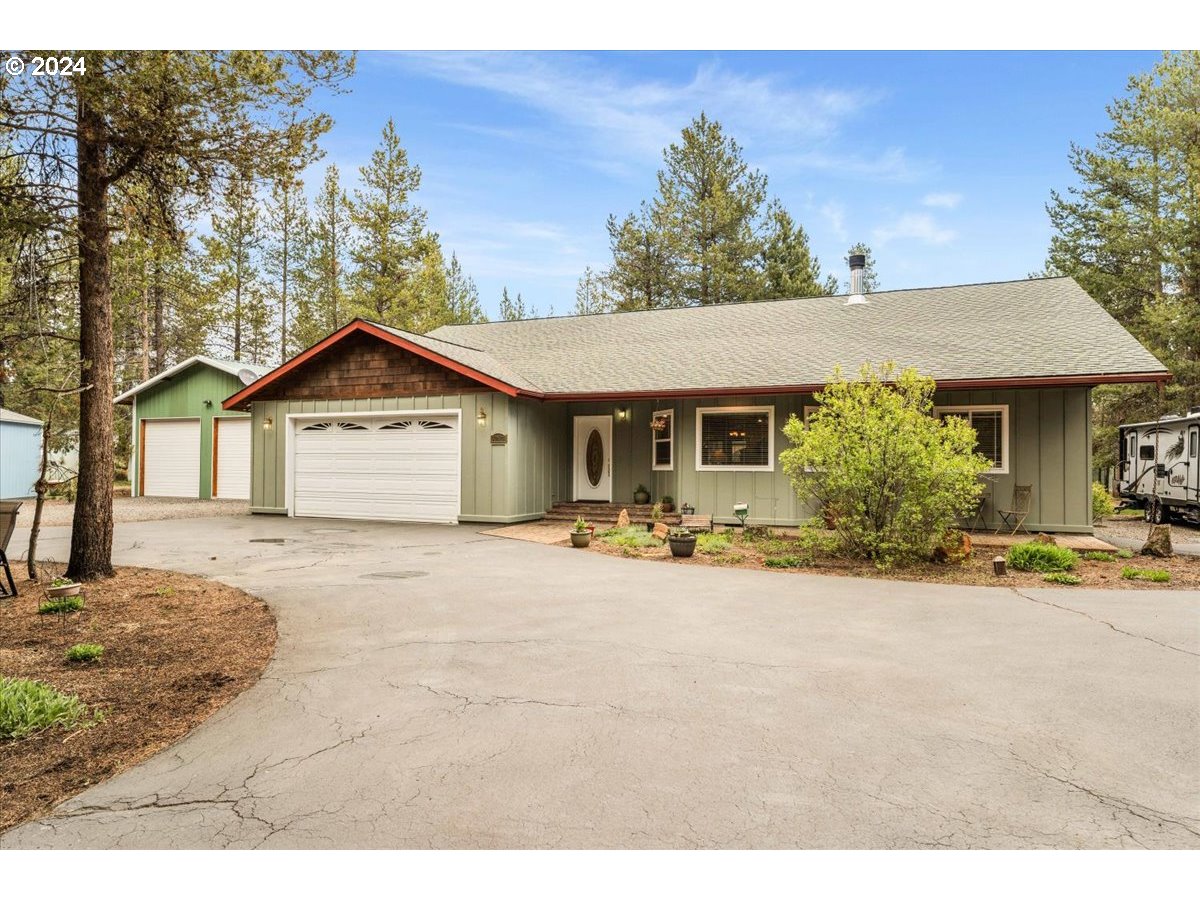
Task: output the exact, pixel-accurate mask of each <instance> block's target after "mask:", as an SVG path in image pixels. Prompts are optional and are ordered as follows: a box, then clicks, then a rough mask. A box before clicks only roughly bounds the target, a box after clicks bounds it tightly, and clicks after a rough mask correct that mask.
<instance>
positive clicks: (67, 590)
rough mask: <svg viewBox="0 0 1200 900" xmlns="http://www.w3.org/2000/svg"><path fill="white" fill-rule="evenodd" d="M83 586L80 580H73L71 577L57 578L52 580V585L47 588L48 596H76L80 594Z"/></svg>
mask: <svg viewBox="0 0 1200 900" xmlns="http://www.w3.org/2000/svg"><path fill="white" fill-rule="evenodd" d="M81 587H83V585H81V584H80V583H79V582H78V581H72V580H71V579H70V578H55V579H54V580H53V581H52V582H50V587H48V588H46V596H47V597H50V598H55V597H76V596H78V595H79V589H80V588H81Z"/></svg>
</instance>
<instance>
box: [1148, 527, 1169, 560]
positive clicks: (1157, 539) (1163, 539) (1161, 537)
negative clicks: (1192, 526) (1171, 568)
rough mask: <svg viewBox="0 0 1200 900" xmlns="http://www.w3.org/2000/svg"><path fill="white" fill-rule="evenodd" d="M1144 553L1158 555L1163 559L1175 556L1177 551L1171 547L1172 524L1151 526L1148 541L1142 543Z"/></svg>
mask: <svg viewBox="0 0 1200 900" xmlns="http://www.w3.org/2000/svg"><path fill="white" fill-rule="evenodd" d="M1142 554H1143V555H1144V556H1157V557H1159V558H1161V559H1167V558H1168V557H1171V556H1174V555H1175V553H1174V551H1172V549H1171V526H1170V525H1152V526H1150V536H1149V537H1148V538H1146V543H1145V544H1144V545H1142Z"/></svg>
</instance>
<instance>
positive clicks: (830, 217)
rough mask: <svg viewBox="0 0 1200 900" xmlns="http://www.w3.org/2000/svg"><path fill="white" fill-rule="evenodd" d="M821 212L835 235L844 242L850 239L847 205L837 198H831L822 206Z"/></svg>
mask: <svg viewBox="0 0 1200 900" xmlns="http://www.w3.org/2000/svg"><path fill="white" fill-rule="evenodd" d="M819 212H820V213H821V215H822V217H824V219H825V224H826V225H827V226H829V230H830V231H831V232H832V233H833V236H834V237H836V238H837V239H838V240H839V241H842V242H843V243H844V242H846V241H848V240H850V232H849V231H847V230H846V207H844V206H843V205H842V204H841V203H838V202H837V201H836V200H830V201H829V202H828V203H825V204H823V205H822V206H821V209H820V210H819Z"/></svg>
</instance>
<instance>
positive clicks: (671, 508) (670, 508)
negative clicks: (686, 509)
mask: <svg viewBox="0 0 1200 900" xmlns="http://www.w3.org/2000/svg"><path fill="white" fill-rule="evenodd" d="M662 509H663V512H665V513H669V512H675V504H674V503H664V504H663V505H662Z"/></svg>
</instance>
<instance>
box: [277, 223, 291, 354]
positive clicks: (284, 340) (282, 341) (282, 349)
mask: <svg viewBox="0 0 1200 900" xmlns="http://www.w3.org/2000/svg"><path fill="white" fill-rule="evenodd" d="M285 202H287V201H285ZM290 228H291V220H290V218H289V217H288V214H287V212H285V213H284V226H283V290H282V292H281V293H280V298H279V363H280V365H282V364H283V363H285V362H287V358H288V350H287V348H288V336H287V326H288V243H289V238H290V236H291V235H290V234H289V231H290Z"/></svg>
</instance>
